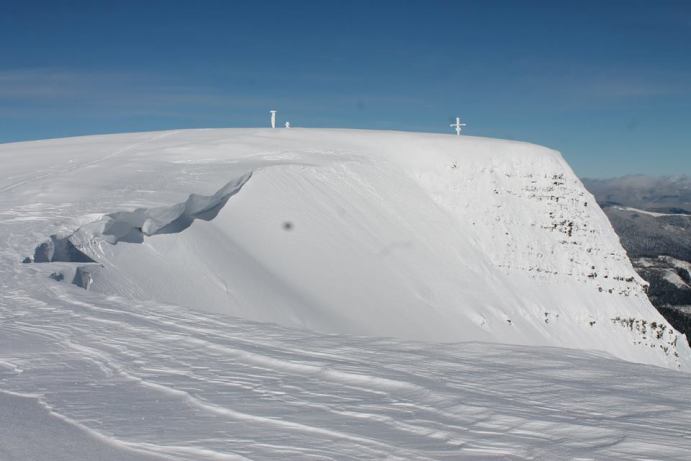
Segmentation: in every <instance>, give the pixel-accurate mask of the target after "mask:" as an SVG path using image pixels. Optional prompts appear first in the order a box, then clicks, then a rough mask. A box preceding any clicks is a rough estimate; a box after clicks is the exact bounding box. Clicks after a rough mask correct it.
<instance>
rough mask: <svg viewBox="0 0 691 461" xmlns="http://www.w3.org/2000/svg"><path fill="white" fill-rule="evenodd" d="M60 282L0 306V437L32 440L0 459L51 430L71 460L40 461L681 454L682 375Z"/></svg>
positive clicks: (37, 443) (19, 454) (30, 447)
mask: <svg viewBox="0 0 691 461" xmlns="http://www.w3.org/2000/svg"><path fill="white" fill-rule="evenodd" d="M63 286H67V287H69V285H60V284H54V285H53V286H52V287H51V288H50V289H49V290H48V291H46V292H44V293H42V294H37V293H35V292H33V291H25V290H24V289H22V288H15V289H13V290H12V291H10V292H9V293H5V296H4V297H3V301H2V303H0V318H2V323H0V405H1V407H0V408H1V409H2V411H0V435H3V434H7V435H8V436H9V435H13V436H14V435H15V434H17V431H16V430H15V429H14V427H15V424H20V425H21V426H20V427H26V428H27V432H28V435H27V440H32V441H33V442H34V443H21V442H19V441H18V440H17V439H15V438H12V439H5V438H2V441H3V445H2V446H3V449H4V451H3V452H2V453H3V459H4V460H6V461H13V460H26V459H48V457H45V456H44V457H41V456H40V454H41V453H47V451H46V449H45V447H46V445H52V444H53V443H55V446H56V447H60V446H61V444H62V443H63V442H64V440H62V438H66V437H69V440H70V443H71V446H72V447H75V446H76V447H80V446H85V447H87V448H88V450H87V449H85V451H83V452H79V451H76V450H75V449H74V448H73V449H72V451H68V452H67V453H66V454H63V453H62V452H56V453H55V455H54V456H49V457H50V459H57V460H62V459H65V460H67V459H69V460H70V461H78V460H82V459H83V460H91V459H140V458H141V459H147V458H145V457H146V456H147V455H151V456H160V457H161V459H168V460H178V459H179V460H197V461H199V460H205V459H209V460H212V459H255V460H261V459H358V460H359V459H382V458H386V459H404V460H409V459H421V460H422V459H434V460H443V459H516V460H518V459H555V460H556V459H576V458H581V459H622V460H629V459H665V460H675V459H678V460H685V459H687V457H688V452H689V449H691V437H689V436H690V435H691V433H690V432H689V427H691V403H690V402H691V401H690V400H689V398H688V397H689V392H688V379H689V375H687V374H684V373H679V372H673V371H666V370H663V369H660V368H657V367H649V366H643V365H636V364H631V363H627V362H622V361H619V360H615V359H614V358H612V357H609V356H606V355H603V354H597V353H594V352H579V351H574V350H567V349H558V348H534V347H519V346H508V345H498V344H486V343H485V344H483V343H455V344H434V343H419V342H407V341H402V340H396V339H377V338H365V337H352V336H343V335H320V334H315V333H311V332H306V331H299V330H293V329H286V328H281V327H277V326H271V325H269V324H262V323H253V322H248V321H245V320H242V319H238V318H232V317H227V316H222V315H213V314H201V313H199V312H193V311H190V310H188V309H184V308H180V307H176V306H166V305H160V304H156V303H137V302H132V300H129V299H122V298H116V297H111V298H108V299H104V298H103V297H101V296H98V295H97V294H96V293H93V292H85V291H83V290H78V289H76V288H75V289H68V290H63V289H62V287H63ZM7 392H9V393H10V394H7ZM17 395H21V396H24V397H18V396H17ZM39 405H40V407H43V408H44V409H45V410H40V407H39ZM17 407H19V408H17ZM10 408H12V409H14V410H13V411H9V410H8V409H10ZM29 409H31V411H29ZM47 411H49V412H50V415H51V418H52V419H51V418H48V419H47V417H46V412H47ZM10 418H13V419H14V418H17V419H18V421H11V420H10ZM65 423H68V425H69V426H71V427H72V428H71V429H70V428H69V427H63V426H64V424H65ZM51 427H52V428H53V430H52V431H51V430H49V429H50V428H51ZM68 430H69V431H68ZM62 431H66V432H67V434H66V435H64V437H63V436H62V435H61V434H62ZM44 433H45V435H44ZM41 435H43V436H44V437H46V438H45V439H42V440H39V439H37V438H38V437H39V436H41ZM75 451H76V452H75ZM100 451H104V452H108V453H112V452H116V453H117V452H118V451H119V452H120V458H118V457H117V456H112V455H111V457H110V458H109V457H107V456H103V458H99V457H98V456H97V455H98V454H99V452H100Z"/></svg>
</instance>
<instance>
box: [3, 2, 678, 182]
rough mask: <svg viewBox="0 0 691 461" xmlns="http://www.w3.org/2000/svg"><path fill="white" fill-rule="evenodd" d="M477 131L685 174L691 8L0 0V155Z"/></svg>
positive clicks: (575, 156)
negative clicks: (128, 140) (267, 131)
mask: <svg viewBox="0 0 691 461" xmlns="http://www.w3.org/2000/svg"><path fill="white" fill-rule="evenodd" d="M269 108H277V109H278V110H279V111H280V116H284V117H286V118H288V119H290V120H291V122H292V123H293V124H294V125H295V126H304V127H353V128H372V129H396V130H416V131H439V132H449V133H450V132H451V131H450V129H448V124H449V122H450V121H451V119H452V117H454V116H455V115H457V114H459V115H461V116H462V117H463V118H464V120H465V121H466V122H467V123H468V128H467V133H468V134H470V135H478V136H492V137H501V138H510V139H519V140H525V141H530V142H535V143H538V144H543V145H547V146H550V147H553V148H556V149H558V150H560V151H562V153H563V154H564V156H565V157H566V158H567V160H569V162H570V163H571V165H572V166H573V167H574V169H575V170H576V172H577V173H578V174H580V175H582V176H591V177H606V176H618V175H624V174H633V173H646V174H679V173H685V174H691V2H689V1H678V2H665V1H655V2H650V1H613V0H610V1H594V2H588V1H586V2H566V1H564V2H554V1H551V2H550V1H544V2H537V1H525V2H517V1H487V2H467V3H466V2H462V1H423V0H420V1H411V2H407V1H402V0H401V1H396V2H393V1H382V0H378V1H366V2H365V1H362V2H360V1H331V0H321V1H316V0H313V1H298V0H293V1H280V2H274V1H270V0H264V1H246V2H239V1H210V0H207V1H197V2H192V1H189V2H176V1H136V2H135V1H132V2H130V1H125V0H120V1H118V2H96V1H59V0H54V1H45V2H39V1H30V0H23V1H18V0H17V1H15V0H1V1H0V142H11V141H18V140H28V139H40V138H46V137H62V136H73V135H81V134H94V133H112V132H125V131H141V130H159V129H173V128H198V127H231V126H232V127H244V126H262V125H266V123H267V120H268V116H267V111H268V109H269Z"/></svg>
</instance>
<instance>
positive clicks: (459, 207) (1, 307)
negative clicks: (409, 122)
mask: <svg viewBox="0 0 691 461" xmlns="http://www.w3.org/2000/svg"><path fill="white" fill-rule="evenodd" d="M0 163H1V164H2V165H3V169H2V170H1V171H0V192H2V193H0V442H4V440H3V439H9V440H12V443H2V444H0V457H2V458H3V459H9V460H14V459H22V460H24V459H45V458H46V456H50V455H46V454H47V453H50V449H49V448H50V447H56V450H54V451H55V454H54V456H53V457H52V458H50V459H65V460H67V459H69V460H73V459H80V457H82V459H89V460H91V459H168V460H170V459H172V460H175V459H185V460H188V459H189V460H201V459H382V458H386V459H487V458H489V459H497V458H503V459H573V458H578V457H581V458H591V459H593V458H594V459H636V458H638V459H643V458H663V459H685V457H687V454H688V449H689V448H690V447H689V444H690V442H689V441H690V440H691V438H690V437H689V432H688V431H689V430H688V427H689V426H690V424H689V423H691V408H690V405H691V404H689V402H691V398H689V397H690V395H689V385H688V375H686V374H684V372H674V371H672V370H665V369H664V368H655V367H650V366H645V365H640V364H635V363H631V362H625V361H621V360H620V359H625V360H629V361H632V362H642V363H648V364H654V365H660V366H664V367H668V368H674V369H677V368H681V369H682V370H688V369H689V366H690V364H691V350H690V349H689V347H688V345H687V344H686V342H685V341H679V338H680V336H679V334H678V333H677V332H676V331H675V330H674V329H673V328H672V327H671V326H670V325H669V324H668V323H667V322H666V321H665V320H664V319H663V318H662V317H661V316H660V315H659V314H658V313H657V312H656V311H655V310H654V308H653V307H652V306H651V305H650V302H649V301H648V299H647V297H646V295H645V292H644V289H643V288H644V284H643V282H642V281H641V279H640V278H639V277H638V276H637V275H636V274H635V272H634V271H633V269H632V267H631V264H630V262H629V261H628V259H627V257H626V254H625V252H624V251H623V250H622V248H621V246H620V245H619V242H618V240H617V238H616V235H615V234H614V233H613V231H612V229H611V227H610V226H609V223H608V221H607V220H606V217H605V216H604V214H603V213H602V210H600V208H599V207H597V206H596V205H595V202H594V200H593V198H592V196H590V195H589V194H588V193H587V192H585V191H584V190H583V187H582V185H581V184H580V182H579V181H578V179H577V178H576V177H575V176H574V175H573V172H572V171H571V170H570V168H569V167H568V165H566V163H565V162H564V161H563V159H562V158H561V156H560V155H559V154H558V153H556V152H554V151H551V150H549V149H545V148H541V147H538V146H533V145H529V144H524V143H516V142H507V141H498V140H489V139H481V138H472V137H455V136H443V135H433V134H419V133H395V132H368V131H351V130H300V129H291V130H262V129H256V130H191V131H181V132H167V133H136V134H128V135H118V136H94V137H87V138H76V139H63V140H51V141H45V142H37V143H18V144H7V145H0ZM248 172H252V173H251V175H252V176H251V178H252V179H251V180H249V178H250V176H249V173H248ZM233 178H234V179H233ZM229 180H230V182H228V181H229ZM224 184H225V186H223V185H224ZM219 187H220V189H219ZM51 236H52V237H51ZM41 242H44V243H45V245H43V246H42V244H41ZM37 244H38V248H36V247H37ZM32 254H33V259H34V260H35V261H36V262H40V263H38V264H23V263H22V261H26V262H32V258H30V257H29V256H31V255H32ZM82 288H87V290H84V289H82ZM279 325H280V326H279ZM296 328H297V329H296ZM382 338H389V339H382ZM414 341H420V342H414ZM535 346H538V347H535ZM555 346H559V347H555ZM567 348H570V349H567ZM593 351H600V352H593ZM614 357H617V358H616V359H615V358H614ZM16 415H21V416H18V417H20V418H22V423H23V424H25V425H24V426H21V425H20V426H17V425H16V424H15V423H14V421H12V419H13V418H15V417H17V416H16ZM32 423H33V424H32ZM17 427H19V429H17ZM22 427H33V428H34V429H33V430H31V431H29V432H28V433H26V434H25V432H26V431H24V430H22ZM17 437H21V439H19V441H17ZM59 447H64V450H60V449H59Z"/></svg>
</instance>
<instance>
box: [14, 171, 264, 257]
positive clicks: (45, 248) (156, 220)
mask: <svg viewBox="0 0 691 461" xmlns="http://www.w3.org/2000/svg"><path fill="white" fill-rule="evenodd" d="M251 176H252V173H251V172H250V173H246V174H244V175H242V176H240V177H238V178H235V179H233V180H231V181H229V182H228V183H226V184H225V185H224V186H223V187H221V188H220V189H219V190H218V191H216V193H214V194H213V195H209V196H206V195H199V194H194V193H193V194H190V195H189V197H188V198H187V200H185V201H184V202H181V203H177V204H175V205H172V206H168V207H157V208H137V209H136V210H134V211H118V212H115V213H109V214H106V215H104V216H103V217H102V218H100V219H98V220H96V221H93V222H91V223H88V224H86V225H84V226H81V227H80V228H79V229H77V230H75V231H74V232H73V233H72V234H70V235H68V236H67V237H59V236H57V235H51V236H50V239H49V240H47V241H46V242H44V243H41V244H40V245H39V246H37V247H36V250H35V251H34V258H33V262H39V263H41V262H77V263H93V262H96V261H95V260H94V259H92V258H91V257H89V256H88V255H86V254H84V253H83V252H82V250H80V248H78V247H81V248H82V249H83V248H84V247H87V246H90V245H91V243H93V240H94V239H97V240H102V241H105V242H108V243H110V244H112V245H116V244H117V243H118V242H128V243H142V242H143V241H144V237H145V236H147V237H150V236H153V235H160V234H175V233H178V232H182V231H183V230H185V229H187V228H188V227H189V226H191V225H192V222H194V220H195V219H201V220H204V221H211V220H212V219H214V218H215V217H216V215H218V213H219V211H220V210H221V208H223V207H224V206H225V204H226V203H227V202H228V200H229V199H230V197H232V196H233V195H235V194H237V193H238V192H239V191H240V189H242V187H243V186H244V185H245V183H246V182H247V181H249V179H250V177H251ZM25 261H26V262H29V261H28V260H25Z"/></svg>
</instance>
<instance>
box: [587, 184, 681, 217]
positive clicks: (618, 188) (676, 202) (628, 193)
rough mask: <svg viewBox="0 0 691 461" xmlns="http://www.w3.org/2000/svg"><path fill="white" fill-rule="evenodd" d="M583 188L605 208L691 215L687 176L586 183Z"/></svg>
mask: <svg viewBox="0 0 691 461" xmlns="http://www.w3.org/2000/svg"><path fill="white" fill-rule="evenodd" d="M583 184H584V185H585V187H586V188H587V189H588V190H590V192H591V193H592V194H593V195H594V196H595V198H596V199H597V201H598V202H599V203H600V205H601V206H609V205H620V206H627V207H633V208H640V209H643V210H649V211H657V212H668V213H680V214H691V178H690V177H689V176H687V175H678V176H660V177H654V176H643V175H633V176H622V177H620V178H611V179H583Z"/></svg>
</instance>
